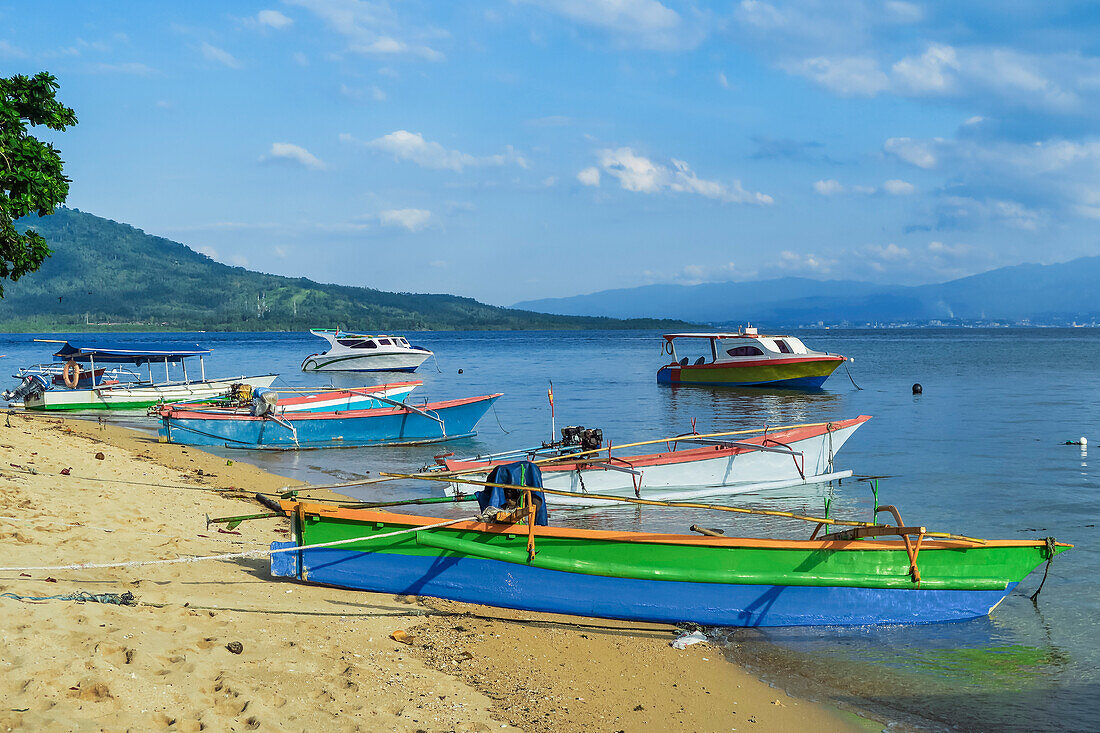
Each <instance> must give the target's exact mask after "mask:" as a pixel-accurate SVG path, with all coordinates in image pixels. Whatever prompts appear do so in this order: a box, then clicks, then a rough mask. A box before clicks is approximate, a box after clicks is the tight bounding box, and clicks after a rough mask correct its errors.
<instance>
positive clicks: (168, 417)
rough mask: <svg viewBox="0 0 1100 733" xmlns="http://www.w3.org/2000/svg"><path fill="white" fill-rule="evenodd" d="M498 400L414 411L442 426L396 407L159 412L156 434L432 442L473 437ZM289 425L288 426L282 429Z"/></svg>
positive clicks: (302, 444) (292, 444)
mask: <svg viewBox="0 0 1100 733" xmlns="http://www.w3.org/2000/svg"><path fill="white" fill-rule="evenodd" d="M498 397H500V395H486V396H483V397H470V398H467V399H461V400H449V401H446V402H435V403H429V404H427V405H420V406H417V409H420V410H425V411H430V413H431V414H434V415H436V416H437V417H439V418H440V419H441V420H442V421H443V426H440V424H439V423H438V422H437V421H435V420H432V419H431V418H429V417H426V416H424V415H421V414H418V413H416V412H413V411H410V410H407V409H403V408H398V407H384V408H378V409H371V410H351V411H349V412H301V413H285V414H283V415H280V416H278V419H277V420H276V419H270V418H264V417H253V416H252V415H241V414H226V413H221V412H215V411H202V410H174V409H171V408H168V407H166V408H165V409H163V410H161V428H160V430H159V433H160V435H161V436H162V437H163V438H165V439H166V440H167V441H168V442H170V443H182V444H185V445H219V446H220V445H225V446H229V447H232V448H257V449H259V448H283V449H297V448H330V447H350V446H366V445H393V444H411V443H434V442H441V441H444V440H452V439H455V438H462V437H468V436H470V435H474V434H475V433H474V428H475V427H476V425H477V423H478V421H479V420H481V418H482V417H483V416H484V415H485V413H486V412H487V411H488V410H489V408H490V407H491V406H492V404H493V402H495V401H496V400H497V398H498ZM288 426H289V427H288Z"/></svg>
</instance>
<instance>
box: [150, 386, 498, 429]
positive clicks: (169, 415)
mask: <svg viewBox="0 0 1100 733" xmlns="http://www.w3.org/2000/svg"><path fill="white" fill-rule="evenodd" d="M503 394H504V393H503V392H497V393H494V394H487V395H477V396H475V397H460V398H458V399H453V400H443V401H440V402H429V403H427V404H424V405H410V406H409V407H415V408H416V409H417V410H421V411H425V410H432V411H438V410H443V409H447V408H451V407H462V406H464V405H469V404H476V403H478V402H485V401H487V400H495V399H497V398H499V397H501V396H503ZM416 414H417V412H416V411H415V410H412V409H403V408H398V407H392V406H386V407H373V408H370V409H366V410H345V411H335V412H305V411H301V412H293V413H290V414H285V415H280V417H283V418H285V419H287V420H290V421H292V422H296V421H298V420H345V419H352V418H362V417H384V416H388V415H416ZM160 416H161V417H162V418H166V419H170V420H246V421H258V420H266V419H268V418H267V417H266V416H263V415H260V416H256V415H250V414H247V413H240V412H229V411H228V410H225V408H222V411H218V409H217V408H211V409H209V410H177V409H175V406H174V405H171V404H167V405H163V406H162V407H161V409H160Z"/></svg>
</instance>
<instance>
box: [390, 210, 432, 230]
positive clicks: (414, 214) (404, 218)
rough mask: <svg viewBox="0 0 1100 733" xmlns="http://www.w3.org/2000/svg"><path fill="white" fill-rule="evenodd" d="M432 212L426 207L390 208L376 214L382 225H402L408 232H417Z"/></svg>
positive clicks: (430, 216) (426, 223)
mask: <svg viewBox="0 0 1100 733" xmlns="http://www.w3.org/2000/svg"><path fill="white" fill-rule="evenodd" d="M431 218H432V212H430V211H427V210H426V209H390V210H388V211H381V212H379V214H378V221H380V222H381V223H382V225H383V226H390V227H402V228H404V229H408V230H409V231H410V232H418V231H420V230H421V229H423V228H424V227H426V226H427V225H428V220H429V219H431Z"/></svg>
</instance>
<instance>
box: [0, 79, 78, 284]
mask: <svg viewBox="0 0 1100 733" xmlns="http://www.w3.org/2000/svg"><path fill="white" fill-rule="evenodd" d="M57 90H58V84H57V79H56V78H55V77H54V76H52V75H51V74H49V73H47V72H45V71H43V72H41V73H38V74H36V75H35V76H34V77H26V76H22V75H16V76H13V77H10V78H8V79H0V281H2V280H3V279H4V278H7V279H10V280H12V281H13V282H14V281H15V280H18V279H19V278H21V277H22V276H23V275H26V274H27V273H28V272H34V271H35V270H37V269H38V268H39V267H41V266H42V262H43V261H44V260H45V259H46V258H47V257H49V256H50V248H49V246H48V245H47V244H46V240H45V239H43V238H42V236H41V235H39V234H38V233H36V232H34V231H26V232H23V233H20V232H19V231H17V230H16V228H15V225H14V223H13V222H14V221H15V220H17V219H21V218H23V217H24V216H27V215H28V214H38V215H39V216H48V215H49V214H52V213H53V212H54V208H55V207H56V206H57V205H58V204H61V203H64V201H65V197H66V196H68V195H69V179H68V178H66V177H65V175H64V173H62V170H61V165H62V163H61V156H60V155H58V152H57V150H56V149H55V148H54V147H53V145H51V144H50V143H43V142H42V141H41V140H38V139H36V138H34V137H33V136H31V135H29V134H28V133H27V127H28V126H31V127H34V126H38V125H45V126H46V127H48V128H49V129H51V130H64V129H65V128H66V127H69V126H70V125H75V124H76V112H74V111H73V110H72V109H70V108H68V107H66V106H65V105H63V104H61V103H60V102H58V101H57V100H56V99H55V94H56V93H57ZM3 295H4V286H3V284H2V282H0V297H3Z"/></svg>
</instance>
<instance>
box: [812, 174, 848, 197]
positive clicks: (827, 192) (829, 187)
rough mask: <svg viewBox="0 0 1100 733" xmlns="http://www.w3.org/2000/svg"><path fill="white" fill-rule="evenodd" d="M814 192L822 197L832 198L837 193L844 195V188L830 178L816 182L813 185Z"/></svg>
mask: <svg viewBox="0 0 1100 733" xmlns="http://www.w3.org/2000/svg"><path fill="white" fill-rule="evenodd" d="M814 190H815V191H817V192H818V193H819V194H821V195H822V196H833V195H835V194H838V193H844V186H842V185H841V183H840V181H838V180H836V179H835V178H830V179H829V180H827V181H818V182H817V183H815V184H814Z"/></svg>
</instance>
